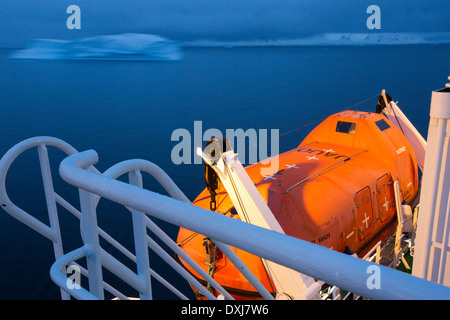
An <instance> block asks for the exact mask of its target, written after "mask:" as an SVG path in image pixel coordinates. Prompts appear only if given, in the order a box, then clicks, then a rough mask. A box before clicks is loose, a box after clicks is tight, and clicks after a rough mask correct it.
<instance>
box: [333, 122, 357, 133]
mask: <svg viewBox="0 0 450 320" xmlns="http://www.w3.org/2000/svg"><path fill="white" fill-rule="evenodd" d="M355 129H356V123H354V122H347V121H338V122H337V125H336V132H342V133H348V134H355Z"/></svg>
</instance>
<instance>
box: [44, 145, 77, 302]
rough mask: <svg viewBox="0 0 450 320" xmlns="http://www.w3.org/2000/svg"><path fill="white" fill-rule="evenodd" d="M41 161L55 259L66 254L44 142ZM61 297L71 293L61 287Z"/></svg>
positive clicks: (64, 297)
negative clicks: (53, 238)
mask: <svg viewBox="0 0 450 320" xmlns="http://www.w3.org/2000/svg"><path fill="white" fill-rule="evenodd" d="M38 155H39V163H40V166H41V174H42V182H43V185H44V193H45V201H46V204H47V212H48V218H49V222H50V227H51V228H52V230H53V231H54V232H55V236H56V239H55V240H53V251H54V254H55V260H57V259H59V258H61V257H62V256H63V255H64V250H63V244H62V238H61V230H60V228H59V219H58V210H57V208H56V200H55V191H54V189H53V179H52V173H51V170H50V161H49V158H48V151H47V147H46V146H45V145H44V144H41V145H39V147H38ZM61 299H62V300H70V295H69V294H68V293H67V292H66V291H64V290H62V289H61Z"/></svg>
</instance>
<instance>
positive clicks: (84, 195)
mask: <svg viewBox="0 0 450 320" xmlns="http://www.w3.org/2000/svg"><path fill="white" fill-rule="evenodd" d="M79 191H80V206H81V219H80V233H81V237H82V239H83V242H84V244H85V245H86V246H87V248H88V250H89V254H88V255H87V256H86V262H87V270H88V272H89V277H88V279H89V291H90V292H91V293H92V294H93V295H95V296H96V297H98V298H99V299H101V300H103V299H104V292H103V275H102V263H101V252H100V250H101V249H100V242H99V237H98V226H97V214H96V210H95V208H96V197H95V195H94V194H92V193H90V192H88V191H85V190H83V189H79Z"/></svg>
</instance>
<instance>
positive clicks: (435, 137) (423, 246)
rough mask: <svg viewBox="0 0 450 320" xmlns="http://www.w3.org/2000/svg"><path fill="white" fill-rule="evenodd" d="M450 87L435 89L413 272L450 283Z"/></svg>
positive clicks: (433, 279)
mask: <svg viewBox="0 0 450 320" xmlns="http://www.w3.org/2000/svg"><path fill="white" fill-rule="evenodd" d="M449 144H450V88H449V87H448V86H447V88H444V89H441V90H437V91H433V93H432V96H431V110H430V125H429V129H428V142H427V152H426V155H425V168H424V174H423V180H422V190H421V194H420V199H421V200H420V210H419V215H418V220H417V234H416V242H415V249H414V265H413V275H415V276H417V277H421V278H425V279H427V280H430V281H434V282H437V283H440V284H443V285H446V286H450V243H449V241H450V224H449V223H450V221H449V220H450V219H449V218H450V202H449V195H450V148H449V147H450V145H449Z"/></svg>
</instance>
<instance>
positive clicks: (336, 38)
mask: <svg viewBox="0 0 450 320" xmlns="http://www.w3.org/2000/svg"><path fill="white" fill-rule="evenodd" d="M441 43H450V32H436V33H323V34H318V35H314V36H311V37H306V38H301V39H278V40H251V41H214V40H197V41H191V42H185V43H184V44H183V45H184V46H185V47H225V48H232V47H283V46H284V47H294V46H373V45H417V44H441Z"/></svg>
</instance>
